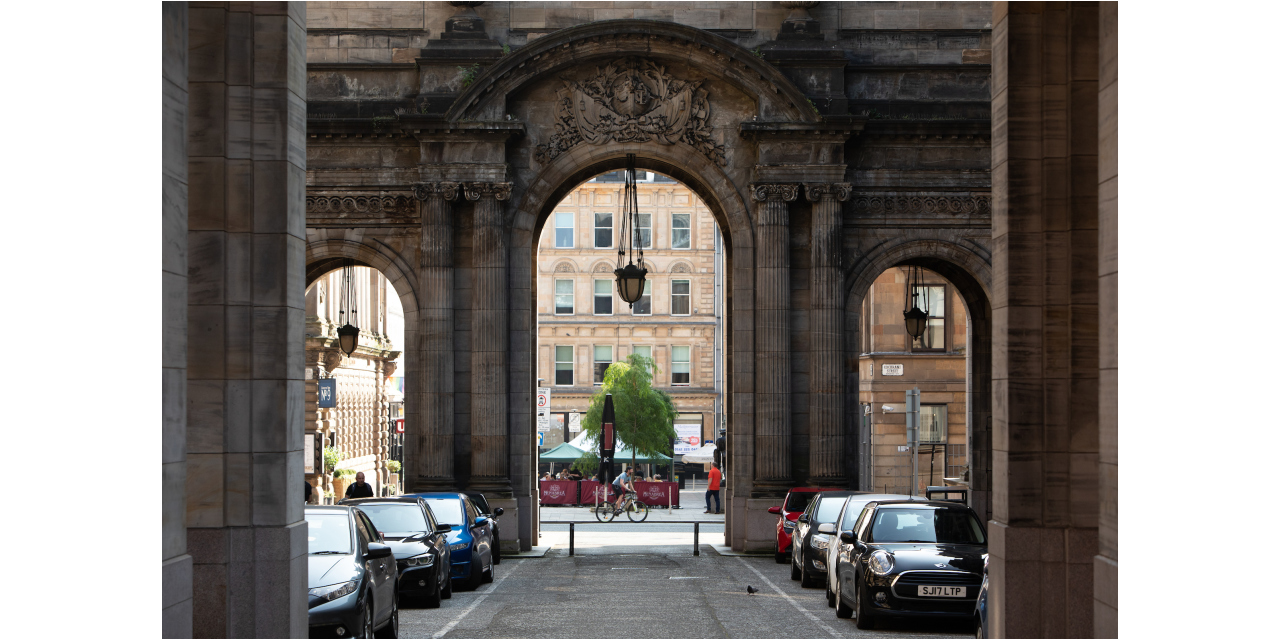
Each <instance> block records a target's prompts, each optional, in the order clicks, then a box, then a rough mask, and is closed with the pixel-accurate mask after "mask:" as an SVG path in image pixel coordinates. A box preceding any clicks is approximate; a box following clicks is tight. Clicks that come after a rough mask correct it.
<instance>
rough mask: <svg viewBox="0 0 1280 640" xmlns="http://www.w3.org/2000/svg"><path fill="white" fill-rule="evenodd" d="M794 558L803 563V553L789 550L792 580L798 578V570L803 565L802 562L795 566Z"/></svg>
mask: <svg viewBox="0 0 1280 640" xmlns="http://www.w3.org/2000/svg"><path fill="white" fill-rule="evenodd" d="M796 560H800V562H801V563H803V562H804V553H803V552H802V553H796V552H794V551H792V552H791V579H792V580H799V579H800V571H801V569H800V567H803V566H804V564H801V565H800V567H797V566H796Z"/></svg>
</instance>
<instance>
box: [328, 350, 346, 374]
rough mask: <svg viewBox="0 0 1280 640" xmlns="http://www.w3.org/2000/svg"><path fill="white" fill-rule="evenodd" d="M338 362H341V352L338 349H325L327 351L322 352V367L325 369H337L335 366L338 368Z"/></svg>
mask: <svg viewBox="0 0 1280 640" xmlns="http://www.w3.org/2000/svg"><path fill="white" fill-rule="evenodd" d="M340 364H342V354H341V353H338V351H337V350H336V349H335V350H333V351H327V352H325V354H324V368H325V369H327V370H329V371H330V372H332V371H333V370H334V369H337V368H338V365H340Z"/></svg>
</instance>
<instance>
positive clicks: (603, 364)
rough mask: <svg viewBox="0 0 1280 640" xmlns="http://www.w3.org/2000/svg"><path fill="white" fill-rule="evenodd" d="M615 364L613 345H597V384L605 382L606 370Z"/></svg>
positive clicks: (595, 380)
mask: <svg viewBox="0 0 1280 640" xmlns="http://www.w3.org/2000/svg"><path fill="white" fill-rule="evenodd" d="M611 364H613V347H612V346H611V345H607V344H598V345H596V346H595V379H594V382H595V384H596V385H597V386H598V385H602V384H604V372H605V371H607V370H608V369H609V365H611Z"/></svg>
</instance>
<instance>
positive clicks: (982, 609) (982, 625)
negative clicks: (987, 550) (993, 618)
mask: <svg viewBox="0 0 1280 640" xmlns="http://www.w3.org/2000/svg"><path fill="white" fill-rule="evenodd" d="M989 560H990V556H987V555H983V556H982V586H981V587H978V602H977V603H976V606H975V607H974V608H973V637H975V638H990V637H991V628H990V627H988V626H987V562H988V561H989Z"/></svg>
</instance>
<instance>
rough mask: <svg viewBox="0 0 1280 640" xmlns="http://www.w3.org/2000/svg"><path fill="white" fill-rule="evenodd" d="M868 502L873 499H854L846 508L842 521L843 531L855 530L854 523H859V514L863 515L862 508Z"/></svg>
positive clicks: (841, 527) (841, 528)
mask: <svg viewBox="0 0 1280 640" xmlns="http://www.w3.org/2000/svg"><path fill="white" fill-rule="evenodd" d="M868 502H871V501H870V500H859V499H857V498H853V499H852V501H851V502H850V503H849V508H848V509H845V510H844V520H843V521H842V522H841V523H840V530H841V531H853V525H855V524H858V516H860V515H862V508H863V507H865V506H867V503H868Z"/></svg>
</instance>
